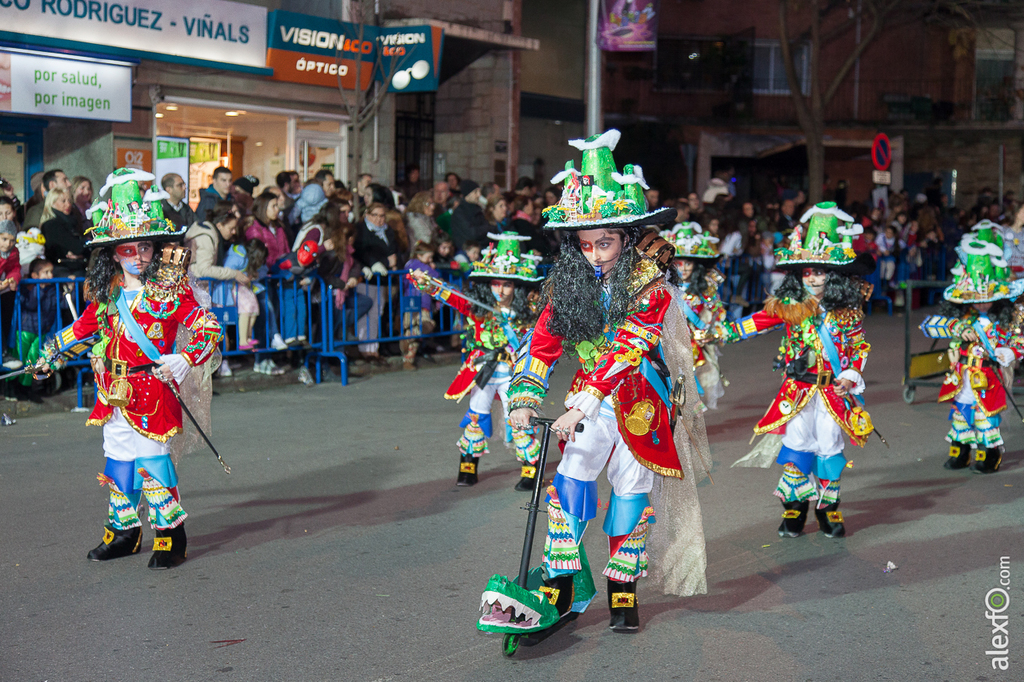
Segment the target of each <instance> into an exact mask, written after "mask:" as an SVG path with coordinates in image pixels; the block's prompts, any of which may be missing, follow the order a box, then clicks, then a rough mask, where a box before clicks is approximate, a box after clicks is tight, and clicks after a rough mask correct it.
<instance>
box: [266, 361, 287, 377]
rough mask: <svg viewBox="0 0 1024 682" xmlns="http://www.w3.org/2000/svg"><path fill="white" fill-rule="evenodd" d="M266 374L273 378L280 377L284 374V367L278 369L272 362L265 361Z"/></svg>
mask: <svg viewBox="0 0 1024 682" xmlns="http://www.w3.org/2000/svg"><path fill="white" fill-rule="evenodd" d="M267 374H269V375H271V376H275V377H276V376H281V375H282V374H284V367H278V366H277V365H275V364H274V361H273V360H267Z"/></svg>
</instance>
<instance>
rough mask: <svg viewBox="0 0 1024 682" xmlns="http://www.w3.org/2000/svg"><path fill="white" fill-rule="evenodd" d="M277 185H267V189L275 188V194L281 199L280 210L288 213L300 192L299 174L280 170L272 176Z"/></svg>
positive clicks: (300, 181)
mask: <svg viewBox="0 0 1024 682" xmlns="http://www.w3.org/2000/svg"><path fill="white" fill-rule="evenodd" d="M274 181H275V183H276V185H277V187H269V188H268V189H271V190H273V189H276V190H277V192H275V194H277V195H278V197H279V198H280V199H281V211H282V212H283V213H284V214H285V215H288V213H289V212H291V210H292V206H294V205H295V201H296V200H297V199H298V198H299V195H300V194H302V180H300V179H299V174H298V172H296V171H281V172H280V173H278V174H277V177H276V178H274Z"/></svg>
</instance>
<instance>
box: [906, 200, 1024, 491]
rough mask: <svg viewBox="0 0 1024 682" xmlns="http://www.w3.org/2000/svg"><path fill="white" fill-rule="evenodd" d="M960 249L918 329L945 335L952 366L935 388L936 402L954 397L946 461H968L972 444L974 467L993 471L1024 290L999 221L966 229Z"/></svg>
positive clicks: (1019, 345)
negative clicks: (936, 306) (935, 310)
mask: <svg viewBox="0 0 1024 682" xmlns="http://www.w3.org/2000/svg"><path fill="white" fill-rule="evenodd" d="M957 255H958V256H959V258H960V262H959V263H958V264H957V265H956V267H954V268H953V275H954V276H955V278H956V279H955V281H954V282H953V284H952V285H951V286H949V287H948V288H947V289H946V290H945V291H944V292H943V298H944V299H945V300H944V301H943V304H942V308H941V310H940V314H939V315H931V316H929V317H928V318H926V319H925V321H924V323H922V324H921V331H923V332H924V334H925V336H928V337H930V338H933V339H950V344H949V358H950V367H949V372H948V373H947V374H946V379H945V381H943V383H942V388H941V389H940V390H939V402H940V403H941V402H952V406H951V408H950V410H949V420H950V422H951V424H950V429H949V433H947V434H946V442H948V443H949V457H948V458H946V462H945V464H944V466H945V467H946V468H947V469H963V468H965V467H967V466H968V465H969V464H970V462H971V457H970V454H971V447H972V446H973V447H974V448H975V455H974V464H973V466H972V467H971V468H972V470H973V471H974V472H975V473H979V474H991V473H995V472H996V471H998V470H999V465H1000V463H1001V462H1002V453H1003V437H1002V435H1001V434H1000V432H999V425H1000V422H1001V420H1002V412H1003V411H1004V410H1005V409H1006V402H1007V399H1006V396H1007V393H1006V391H1007V385H1008V384H1009V383H1010V381H1009V377H1012V372H1013V370H1012V368H1011V365H1012V364H1013V363H1014V362H1015V361H1017V360H1019V359H1020V358H1021V355H1022V354H1024V337H1022V336H1021V321H1022V317H1024V311H1022V310H1021V307H1020V306H1019V305H1017V304H1015V303H1014V301H1015V300H1016V299H1017V298H1019V297H1020V296H1021V294H1024V280H1021V279H1018V280H1012V281H1010V276H1011V275H1010V271H1009V269H1008V267H1007V262H1006V260H1004V258H1003V244H1002V237H1001V236H1000V234H999V227H998V226H997V225H995V224H994V223H992V222H990V221H988V220H984V221H982V222H980V223H978V224H977V225H975V226H974V227H973V228H972V232H971V234H967V235H964V238H963V240H962V241H961V242H960V245H959V246H958V247H957ZM1004 374H1008V375H1009V377H1007V380H1004V378H1003V375H1004Z"/></svg>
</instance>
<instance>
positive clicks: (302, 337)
mask: <svg viewBox="0 0 1024 682" xmlns="http://www.w3.org/2000/svg"><path fill="white" fill-rule="evenodd" d="M295 340H296V341H305V340H306V336H305V335H304V334H303V335H299V336H296V337H295Z"/></svg>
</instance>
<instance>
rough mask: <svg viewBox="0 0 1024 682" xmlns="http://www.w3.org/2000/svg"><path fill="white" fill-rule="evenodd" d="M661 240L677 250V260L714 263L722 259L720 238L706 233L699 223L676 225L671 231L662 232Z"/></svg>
mask: <svg viewBox="0 0 1024 682" xmlns="http://www.w3.org/2000/svg"><path fill="white" fill-rule="evenodd" d="M661 238H662V239H664V240H665V241H667V242H668V243H669V244H671V245H672V246H674V247H675V248H676V258H688V259H694V260H704V261H713V260H718V259H719V258H721V257H722V254H720V253H718V247H716V246H715V244H717V243H718V237H710V236H708V235H707V234H705V233H704V228H702V227H701V226H700V224H699V223H695V222H688V223H676V225H675V227H673V228H672V229H671V230H664V231H662V232H661Z"/></svg>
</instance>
